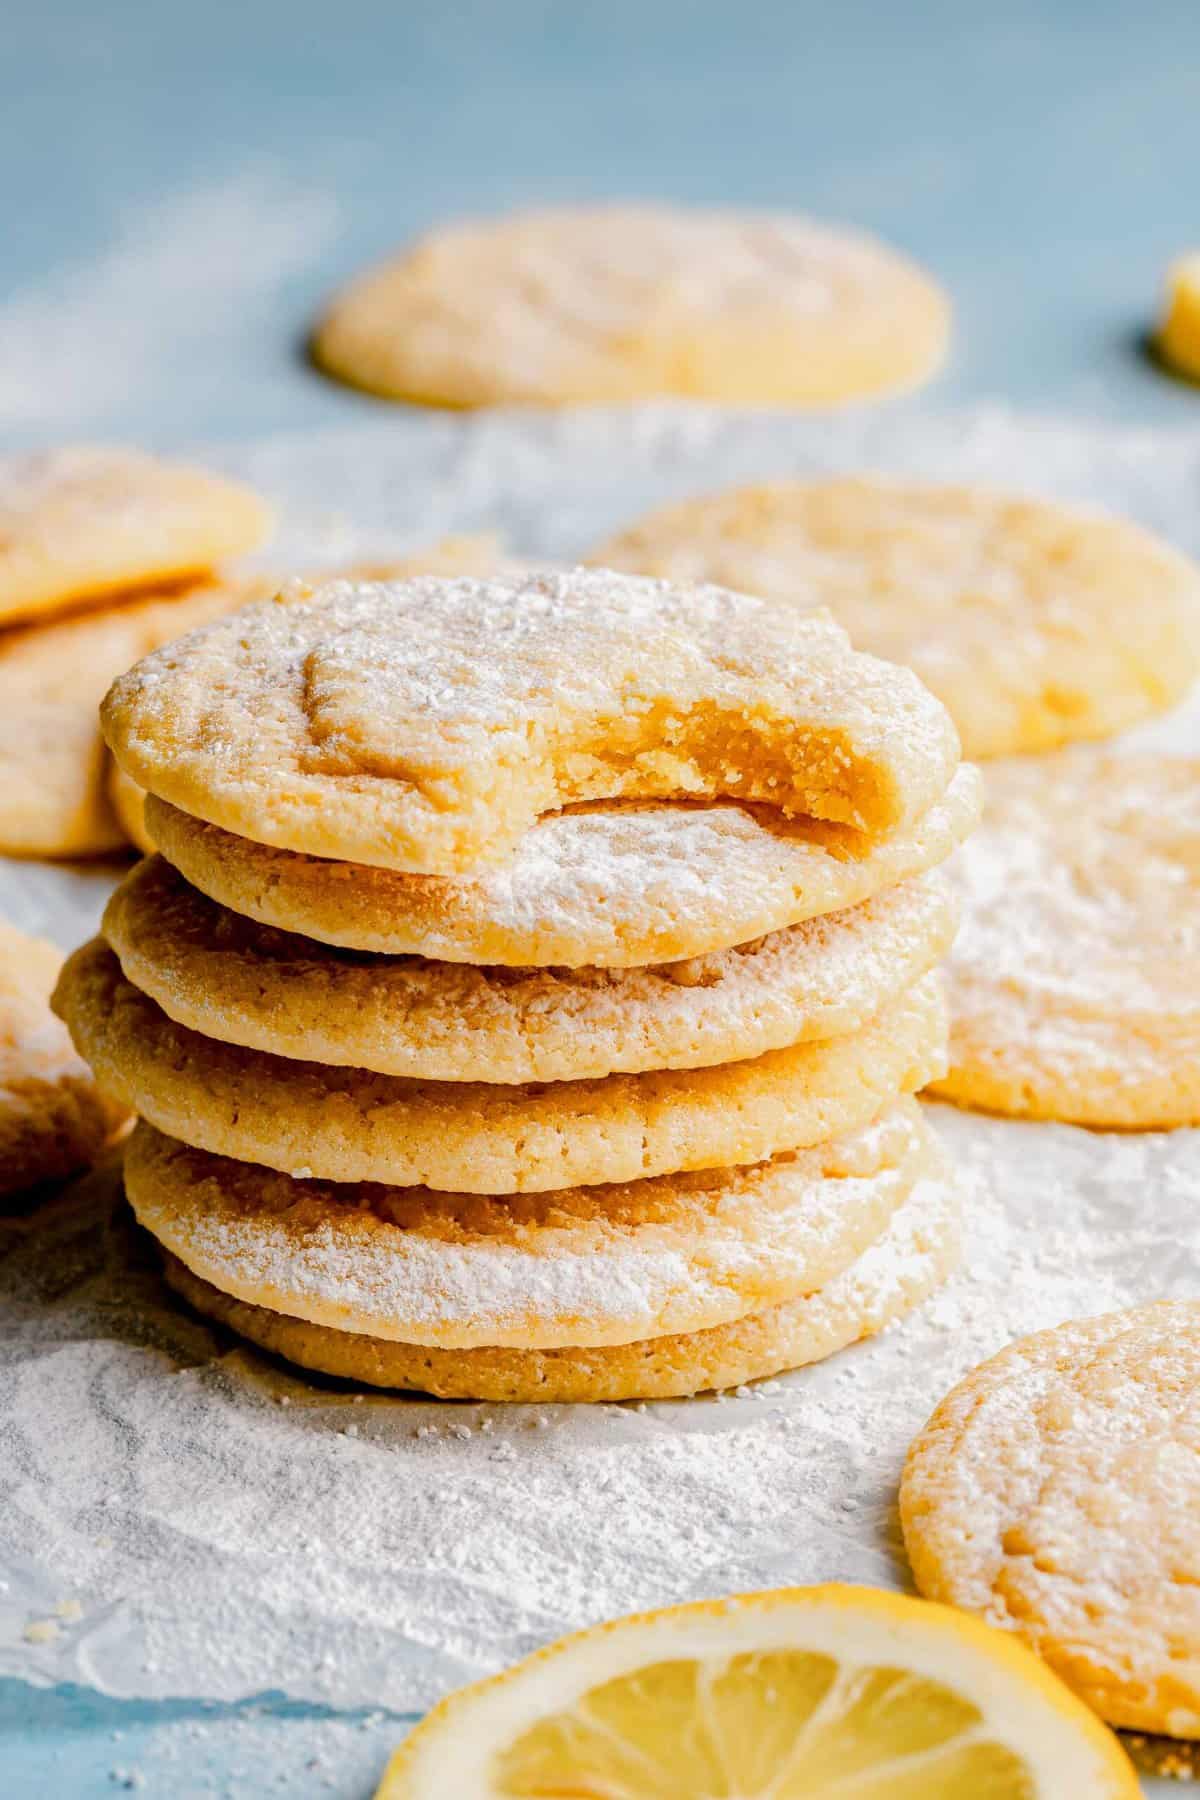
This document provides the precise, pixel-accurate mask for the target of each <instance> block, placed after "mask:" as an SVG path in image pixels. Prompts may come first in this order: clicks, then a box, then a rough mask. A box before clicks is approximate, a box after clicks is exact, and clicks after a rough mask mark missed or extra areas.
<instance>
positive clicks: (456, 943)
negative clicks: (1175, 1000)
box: [146, 764, 982, 969]
mask: <svg viewBox="0 0 1200 1800" xmlns="http://www.w3.org/2000/svg"><path fill="white" fill-rule="evenodd" d="M981 797H982V783H981V781H980V778H979V773H978V771H977V770H976V769H974V768H973V767H971V766H970V765H969V764H968V765H966V766H964V767H962V768H960V769H959V770H958V771H957V772H956V774H955V776H954V779H953V781H952V782H951V783H950V786H949V788H948V789H947V790H946V792H945V793H944V794H943V795H942V796H941V798H940V799H939V800H938V801H936V802H935V804H934V805H933V806H932V807H930V809H929V811H928V812H927V813H926V814H925V815H924V816H923V817H922V818H921V819H919V820H918V821H917V822H916V824H915V825H913V826H912V827H909V828H906V829H905V830H903V831H899V832H895V833H893V834H892V835H890V836H889V837H886V838H882V839H879V840H877V841H874V842H867V841H865V840H864V839H863V837H862V834H861V833H859V832H855V831H853V830H851V829H850V828H849V827H848V826H844V825H833V824H829V823H822V822H821V821H818V820H811V819H804V820H791V821H789V820H787V819H783V818H781V817H780V816H779V814H778V813H775V812H773V811H772V810H771V809H770V808H766V807H758V808H751V807H744V806H734V805H725V806H720V805H718V806H690V805H683V804H681V803H679V802H673V803H670V804H667V805H654V804H652V803H650V802H641V803H636V802H635V803H627V804H624V805H620V804H618V805H611V804H610V805H600V806H591V807H584V808H579V809H577V810H575V811H572V812H567V813H555V814H551V815H550V816H549V817H548V818H544V819H541V820H539V821H538V823H537V824H536V825H535V826H534V827H533V828H532V830H531V831H529V832H527V833H526V835H525V836H524V837H523V838H522V839H521V841H520V843H519V844H518V845H517V848H516V850H515V851H514V853H513V856H512V859H511V861H509V862H507V863H505V864H504V865H502V867H500V868H498V869H487V870H483V871H481V872H480V873H479V874H477V875H474V876H463V877H461V878H459V879H454V878H452V877H447V876H437V875H404V874H400V873H397V872H396V871H394V870H391V869H370V868H367V867H366V866H365V865H364V864H361V863H344V862H333V861H330V860H328V859H326V858H321V857H313V856H299V855H296V854H295V853H293V852H291V851H287V850H272V849H270V848H269V847H268V846H266V845H262V844H254V843H251V841H250V839H249V838H243V837H236V836H234V835H233V833H231V832H227V831H222V830H221V829H220V828H219V827H218V826H216V825H206V824H204V823H203V822H202V821H201V820H199V819H193V818H191V817H190V816H189V814H187V813H184V812H180V811H179V809H178V808H177V807H173V806H168V805H167V803H166V802H165V801H162V800H158V799H156V798H155V797H154V796H153V795H151V796H150V798H149V799H148V801H147V802H146V821H147V826H148V829H149V832H150V835H151V836H152V837H153V839H154V841H155V843H156V845H157V846H158V848H159V849H160V850H161V852H162V854H163V855H164V856H165V857H166V858H167V860H168V861H169V862H171V863H173V864H174V866H175V867H176V868H177V869H179V870H180V871H181V873H182V874H183V875H185V876H186V877H187V879H188V881H189V882H191V884H192V886H193V887H196V888H199V889H200V891H201V892H202V893H204V894H207V895H208V896H209V897H210V899H213V900H216V901H219V902H220V903H221V904H222V905H224V906H227V907H228V908H229V909H230V910H231V911H233V912H237V913H241V914H243V915H244V916H245V917H246V918H248V919H254V920H256V921H257V922H258V923H259V924H262V925H269V926H273V927H275V928H277V929H279V930H281V931H290V932H295V933H297V934H299V935H300V936H302V937H308V938H315V939H317V940H318V941H320V942H321V943H326V944H334V945H338V946H341V947H342V948H343V949H347V950H362V951H369V952H375V953H378V954H381V955H392V956H398V955H424V956H428V957H435V958H437V959H439V960H440V961H443V962H466V963H477V964H501V965H505V966H509V967H519V968H524V967H534V968H547V967H558V968H567V969H573V968H585V967H597V968H607V969H626V968H635V967H639V966H641V965H642V964H645V963H664V962H675V961H679V960H681V959H685V958H692V957H696V956H706V955H708V954H709V953H710V952H712V951H719V950H724V949H727V948H729V946H730V945H733V944H744V943H747V942H749V941H750V940H751V939H753V938H757V937H763V936H765V935H767V934H768V933H771V932H775V931H781V930H784V929H786V928H787V927H788V926H791V925H795V924H797V923H799V922H800V921H802V920H804V919H809V918H812V917H815V916H817V915H819V914H822V913H831V912H838V911H841V910H843V909H844V908H846V907H848V906H855V905H857V904H859V903H860V902H861V901H863V900H867V899H870V897H871V896H872V895H873V894H876V893H879V892H880V891H881V890H882V889H884V888H887V887H889V886H892V885H893V884H895V883H897V882H901V881H904V880H906V879H908V878H909V877H911V876H913V875H917V874H920V873H921V872H922V871H923V870H926V869H929V868H932V867H933V866H934V865H935V864H937V863H941V862H944V861H945V859H946V858H947V857H948V856H949V855H950V853H951V851H952V850H953V849H954V848H955V846H956V845H957V844H958V843H959V842H960V841H961V839H962V838H964V837H965V836H966V834H967V833H968V832H969V831H970V830H971V829H972V828H973V826H974V825H975V823H976V821H977V820H978V817H979V810H980V805H981Z"/></svg>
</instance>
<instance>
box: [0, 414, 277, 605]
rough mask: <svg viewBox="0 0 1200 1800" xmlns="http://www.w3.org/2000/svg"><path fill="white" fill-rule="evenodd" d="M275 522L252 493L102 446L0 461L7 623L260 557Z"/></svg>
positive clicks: (1, 578)
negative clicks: (245, 556) (253, 554)
mask: <svg viewBox="0 0 1200 1800" xmlns="http://www.w3.org/2000/svg"><path fill="white" fill-rule="evenodd" d="M270 525H271V515H270V513H269V512H268V510H267V508H266V507H265V506H264V505H263V503H262V501H261V500H259V498H258V497H257V495H255V494H252V493H251V492H250V491H249V489H247V488H244V487H241V486H239V485H238V484H237V483H235V482H232V481H226V480H224V479H223V478H222V477H220V476H218V475H211V474H208V473H207V472H205V471H204V470H202V469H193V468H189V467H188V466H187V465H186V464H183V463H173V462H164V461H161V460H160V459H159V458H157V457H153V456H146V455H144V454H143V453H142V452H140V451H137V450H118V449H109V448H102V447H99V446H95V445H81V446H78V447H74V448H71V449H63V450H54V451H49V452H39V453H37V454H34V455H27V456H12V457H7V458H5V459H3V460H0V623H12V622H13V621H15V620H20V619H34V618H40V617H43V616H44V615H45V614H47V613H52V612H59V611H61V610H62V609H63V608H64V607H68V606H81V605H84V604H89V605H90V604H92V603H93V602H94V601H96V600H98V599H99V598H101V597H102V596H105V595H110V594H113V593H117V592H119V591H120V590H122V589H127V588H135V587H149V586H151V585H156V584H157V585H161V584H162V583H163V582H165V581H176V580H181V579H182V578H184V577H186V576H193V575H197V574H199V573H201V572H202V571H203V570H205V569H210V568H212V566H213V565H214V563H219V562H223V561H225V559H226V558H228V557H232V556H239V555H241V553H242V552H243V551H245V550H253V549H254V548H255V546H256V545H257V544H259V543H261V542H262V540H263V539H264V538H265V537H266V536H267V533H268V531H269V529H270Z"/></svg>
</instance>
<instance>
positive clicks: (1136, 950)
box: [937, 750, 1200, 1130]
mask: <svg viewBox="0 0 1200 1800" xmlns="http://www.w3.org/2000/svg"><path fill="white" fill-rule="evenodd" d="M987 790H988V799H987V810H986V813H985V817H984V823H983V825H982V827H981V828H980V830H979V831H978V832H977V833H976V834H975V836H974V837H973V838H972V839H970V840H969V841H968V842H967V844H966V845H965V846H964V848H963V850H962V852H961V855H960V857H959V860H958V864H957V866H956V874H957V876H958V878H959V881H960V885H961V889H962V899H963V926H962V930H961V931H960V933H959V935H958V938H957V940H956V942H955V944H954V946H953V949H952V951H951V954H950V960H949V966H948V973H949V978H950V1002H951V1020H952V1024H951V1036H950V1067H949V1070H948V1072H947V1074H946V1076H945V1077H944V1079H942V1080H941V1081H940V1082H939V1083H938V1084H937V1086H938V1091H939V1093H941V1094H943V1095H945V1097H946V1098H947V1099H950V1100H956V1101H958V1102H959V1103H960V1104H962V1105H964V1106H979V1107H984V1108H987V1109H988V1110H990V1111H993V1112H1001V1113H1014V1114H1017V1115H1020V1116H1024V1117H1028V1118H1039V1119H1062V1120H1065V1121H1067V1122H1068V1123H1073V1124H1077V1125H1093V1126H1115V1127H1121V1128H1124V1129H1128V1130H1158V1129H1160V1128H1170V1127H1172V1126H1176V1125H1195V1124H1200V760H1198V759H1196V758H1194V757H1193V758H1182V757H1180V758H1172V757H1166V756H1156V755H1139V756H1105V755H1101V754H1098V753H1096V752H1094V751H1087V750H1076V751H1073V752H1070V753H1069V754H1065V755H1062V756H1060V757H1057V758H1053V759H1049V760H1046V759H1043V760H1040V761H1036V762H1033V761H1031V762H1013V763H1009V764H1004V765H996V766H995V767H994V768H991V769H989V771H988V781H987Z"/></svg>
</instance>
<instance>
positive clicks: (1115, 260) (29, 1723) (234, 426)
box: [0, 0, 1200, 1800]
mask: <svg viewBox="0 0 1200 1800" xmlns="http://www.w3.org/2000/svg"><path fill="white" fill-rule="evenodd" d="M613 195H652V196H662V197H667V198H674V199H678V200H684V201H695V202H718V203H737V204H754V205H764V206H788V207H792V206H795V207H799V208H802V209H804V210H806V211H810V212H813V213H815V214H823V215H826V216H828V217H831V218H838V219H846V220H852V221H855V222H857V223H859V224H861V225H864V226H866V227H869V228H873V229H876V230H878V231H880V232H882V233H884V234H885V235H887V236H888V237H890V238H892V239H893V240H895V241H896V242H897V243H899V244H902V245H904V246H906V247H907V248H909V249H910V250H911V251H913V252H914V253H915V254H917V255H918V256H920V257H922V258H923V259H924V260H925V261H927V262H928V263H929V264H930V265H931V266H932V267H933V268H934V269H935V270H936V271H937V272H938V273H939V274H940V276H941V277H942V279H943V280H944V282H945V283H946V285H947V286H948V287H949V288H950V290H951V291H952V293H953V295H954V298H955V303H956V307H957V332H956V343H955V352H954V356H953V359H952V362H951V366H950V368H949V370H948V371H947V373H946V374H945V375H944V376H943V377H942V379H941V380H940V381H939V382H937V383H936V384H934V386H933V387H932V388H930V389H929V390H927V391H926V392H925V393H924V394H922V395H919V396H914V397H912V398H911V399H909V400H906V401H904V402H902V404H903V405H906V406H911V407H928V406H939V407H940V406H945V405H953V404H958V403H962V402H967V401H973V400H980V399H996V400H998V401H1004V402H1007V403H1009V404H1012V405H1014V406H1017V407H1020V408H1024V409H1030V410H1037V411H1043V412H1049V411H1057V412H1071V413H1075V414H1081V415H1085V416H1095V417H1103V418H1109V419H1114V418H1115V419H1124V420H1130V421H1144V422H1146V423H1156V424H1169V423H1171V422H1178V423H1180V424H1183V423H1185V422H1189V421H1190V422H1193V423H1197V422H1200V392H1197V390H1195V389H1193V388H1190V387H1188V386H1186V385H1184V384H1182V383H1179V382H1175V381H1172V380H1170V379H1168V378H1167V377H1166V376H1164V375H1163V373H1162V372H1161V371H1160V370H1159V369H1157V368H1156V367H1155V365H1154V364H1153V362H1152V361H1151V360H1150V358H1149V357H1148V356H1147V355H1146V352H1145V343H1144V340H1145V334H1146V331H1147V329H1148V327H1149V325H1150V323H1151V321H1152V319H1153V316H1154V312H1155V309H1156V306H1157V304H1158V297H1159V293H1160V289H1161V281H1162V275H1163V271H1164V268H1165V266H1166V264H1167V262H1168V261H1169V260H1170V258H1171V257H1172V256H1173V255H1174V254H1176V253H1177V252H1178V251H1179V250H1180V249H1182V248H1184V247H1186V246H1188V245H1189V243H1190V244H1193V245H1195V244H1198V243H1200V5H1197V0H1146V3H1145V4H1143V5H1142V6H1141V7H1140V8H1137V9H1134V8H1132V7H1130V6H1129V5H1128V4H1126V3H1125V0H1059V3H1058V4H1057V5H1054V4H1052V3H1047V0H1041V3H1038V0H1007V3H1006V4H1005V5H1003V6H991V5H986V6H985V5H983V4H979V3H976V4H971V0H966V3H965V4H964V0H908V3H907V4H904V5H898V4H897V5H892V4H888V3H887V0H837V3H836V4H812V3H811V0H797V3H794V4H788V3H787V0H774V3H772V0H742V3H741V4H740V5H736V6H732V5H730V4H729V3H728V0H658V3H655V0H636V3H634V0H605V4H603V5H597V4H593V3H591V0H575V3H574V4H571V3H569V0H563V3H560V4H558V5H555V4H553V0H503V3H502V4H501V3H497V4H487V3H485V0H436V3H433V4H430V3H418V0H407V3H406V0H338V4H336V5H330V4H328V0H326V4H323V5H318V4H316V0H236V3H235V0H206V4H204V5H202V6H197V7H194V8H186V9H185V8H183V7H180V6H174V5H171V4H169V3H168V4H165V5H164V4H162V0H157V3H155V4H151V3H150V0H105V4H104V5H102V6H101V5H97V4H95V0H41V3H40V4H35V5H34V4H30V5H22V6H18V5H17V4H16V0H11V4H10V6H9V7H8V8H7V9H5V13H4V16H3V52H2V54H0V218H2V219H3V229H2V230H0V432H2V435H3V442H4V444H5V445H16V444H25V443H39V442H53V441H55V440H60V439H62V438H64V437H80V436H90V437H117V438H127V439H135V440H140V441H145V442H149V443H153V444H157V445H161V446H164V447H169V446H172V445H178V444H191V443H195V442H196V441H198V440H222V439H236V438H245V437H251V436H260V435H262V434H266V433H270V432H276V431H293V430H311V429H319V428H321V427H322V426H336V425H344V424H346V423H351V422H354V421H356V420H359V419H365V418H377V417H379V416H380V415H381V411H382V408H381V406H380V403H378V402H375V401H373V400H371V399H370V398H368V397H365V396H362V395H359V394H355V393H351V392H349V391H347V390H344V389H341V388H339V387H337V386H335V385H333V384H332V383H329V382H327V381H325V380H323V379H322V378H321V377H320V376H319V375H317V374H316V373H315V372H314V371H313V370H312V369H311V368H310V367H309V366H308V365H307V363H306V361H305V358H304V355H303V342H304V335H305V331H306V329H307V327H308V325H309V323H310V321H311V318H312V315H313V312H314V309H315V308H316V307H317V306H318V304H319V303H320V301H321V299H322V297H323V296H325V295H326V294H327V293H328V292H329V291H330V290H331V288H333V287H334V286H336V284H337V283H338V282H339V280H340V279H341V278H342V277H343V276H345V275H346V274H348V273H349V272H350V271H352V270H354V269H356V268H357V267H359V266H360V265H361V264H362V263H363V262H364V261H365V260H368V259H371V258H373V257H375V256H377V255H380V254H382V253H384V252H386V251H387V250H388V249H389V248H390V247H392V246H393V244H395V243H396V242H398V241H400V240H402V239H404V238H405V237H406V236H407V235H408V234H409V233H411V232H412V231H414V230H416V229H418V228H420V227H422V226H423V225H425V224H427V223H429V222H431V221H433V220H436V219H439V218H442V217H444V216H446V215H450V214H456V213H462V212H469V211H485V212H486V211H497V210H501V209H504V208H507V207H511V206H515V205H520V204H524V203H529V202H534V201H539V200H548V199H575V198H579V199H585V198H603V197H610V196H613ZM402 1730H403V1724H402V1723H401V1722H399V1721H397V1720H395V1719H389V1718H381V1717H380V1716H379V1715H368V1716H362V1717H351V1718H347V1717H344V1716H343V1717H337V1716H333V1715H326V1714H321V1713H318V1712H314V1711H313V1710H312V1709H310V1708H304V1707H297V1706H291V1705H288V1704H287V1703H285V1702H283V1701H281V1700H279V1699H278V1698H277V1697H276V1698H272V1697H269V1696H268V1697H264V1698H262V1699H260V1700H258V1701H255V1702H253V1703H250V1704H247V1705H244V1706H239V1707H213V1706H207V1705H203V1704H200V1703H192V1702H177V1703H169V1704H163V1705H144V1704H138V1703H124V1702H117V1701H109V1700H101V1699H99V1698H97V1697H96V1696H94V1695H92V1694H89V1693H87V1692H84V1691H81V1690H75V1689H55V1690H53V1691H49V1692H45V1691H37V1690H34V1689H31V1688H28V1687H26V1686H24V1685H23V1684H21V1683H20V1682H15V1681H7V1682H0V1794H2V1795H3V1796H5V1797H8V1796H13V1797H17V1796H25V1795H34V1794H37V1795H43V1794H51V1795H55V1796H59V1795H61V1796H70V1797H72V1800H73V1797H75V1796H78V1797H80V1800H87V1797H90V1796H93V1795H96V1796H99V1795H108V1794H111V1793H113V1792H119V1791H122V1789H129V1790H130V1791H140V1792H143V1793H147V1794H155V1795H157V1794H170V1795H172V1796H179V1797H181V1800H182V1797H186V1796H190V1795H213V1794H229V1795H231V1796H238V1797H239V1800H252V1797H256V1796H259V1795H267V1794H271V1793H282V1792H286V1793H288V1794H296V1795H308V1794H312V1795H323V1794H333V1795H338V1796H342V1797H344V1800H350V1797H352V1796H353V1797H362V1796H366V1795H367V1794H369V1793H370V1791H371V1788H372V1785H373V1782H374V1780H375V1778H376V1776H377V1774H378V1771H379V1769H380V1767H381V1766H382V1762H383V1759H384V1756H385V1754H386V1751H387V1748H388V1747H389V1746H390V1744H391V1743H392V1742H393V1741H394V1740H395V1739H396V1738H397V1737H398V1736H399V1735H400V1734H401V1732H402Z"/></svg>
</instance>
